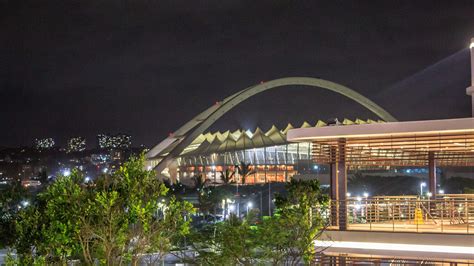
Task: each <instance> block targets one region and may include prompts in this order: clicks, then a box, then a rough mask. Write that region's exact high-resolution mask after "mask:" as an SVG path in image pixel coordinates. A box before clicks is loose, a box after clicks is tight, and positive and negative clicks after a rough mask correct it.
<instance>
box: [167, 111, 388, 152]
mask: <svg viewBox="0 0 474 266" xmlns="http://www.w3.org/2000/svg"><path fill="white" fill-rule="evenodd" d="M369 121H372V120H365V121H364V120H360V119H356V120H355V121H351V120H349V119H344V120H343V122H342V123H341V124H367V123H370V122H369ZM372 122H375V121H372ZM382 122H383V121H381V120H379V121H377V122H376V123H382ZM338 123H339V122H338ZM326 126H327V124H326V123H325V122H323V121H321V120H318V121H317V122H315V123H313V124H310V123H308V122H306V121H305V122H303V124H302V125H301V126H300V128H308V129H309V128H314V127H316V128H319V127H326ZM292 129H294V126H293V125H292V124H287V125H286V127H284V128H283V129H279V128H278V127H276V126H275V125H273V126H271V127H270V128H269V129H268V130H267V131H263V130H262V129H261V128H259V127H257V128H256V129H255V131H253V132H252V131H250V130H247V131H245V132H243V131H242V130H236V131H233V132H231V131H225V132H224V133H221V132H219V131H218V132H208V133H205V134H201V135H199V136H198V137H197V138H196V139H195V140H194V141H193V142H192V143H191V144H190V145H189V146H188V147H186V148H185V149H184V151H183V152H182V153H181V155H198V154H203V155H205V154H211V153H223V152H228V151H236V150H244V149H252V148H261V147H269V146H275V145H284V144H287V143H288V141H287V140H286V136H287V133H288V132H289V131H290V130H292ZM167 152H168V149H167V150H164V151H163V155H165V154H166V153H167Z"/></svg>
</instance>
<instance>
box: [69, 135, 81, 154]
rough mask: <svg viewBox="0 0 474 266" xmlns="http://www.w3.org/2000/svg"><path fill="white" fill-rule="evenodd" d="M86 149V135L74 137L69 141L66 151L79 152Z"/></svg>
mask: <svg viewBox="0 0 474 266" xmlns="http://www.w3.org/2000/svg"><path fill="white" fill-rule="evenodd" d="M85 149H86V139H85V138H84V137H73V138H70V139H69V140H68V142H67V147H66V152H68V153H70V152H79V151H84V150H85Z"/></svg>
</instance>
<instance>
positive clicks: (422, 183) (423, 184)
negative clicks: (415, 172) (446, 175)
mask: <svg viewBox="0 0 474 266" xmlns="http://www.w3.org/2000/svg"><path fill="white" fill-rule="evenodd" d="M423 187H426V183H425V182H421V183H420V197H423Z"/></svg>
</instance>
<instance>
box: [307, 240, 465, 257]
mask: <svg viewBox="0 0 474 266" xmlns="http://www.w3.org/2000/svg"><path fill="white" fill-rule="evenodd" d="M314 244H315V245H316V246H321V247H330V248H353V249H373V250H394V251H415V252H432V253H454V254H468V255H472V250H473V248H472V247H466V246H441V245H415V244H392V243H375V242H350V241H321V240H315V241H314Z"/></svg>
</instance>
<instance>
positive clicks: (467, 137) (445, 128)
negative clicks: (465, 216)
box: [288, 118, 474, 166]
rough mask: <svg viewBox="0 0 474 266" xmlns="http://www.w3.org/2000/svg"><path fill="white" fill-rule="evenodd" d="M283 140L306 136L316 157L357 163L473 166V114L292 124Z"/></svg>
mask: <svg viewBox="0 0 474 266" xmlns="http://www.w3.org/2000/svg"><path fill="white" fill-rule="evenodd" d="M288 140H289V141H312V142H313V157H314V159H315V160H316V161H317V162H321V163H331V162H335V161H337V160H344V161H345V162H346V163H347V164H349V165H359V166H383V165H394V166H425V165H427V164H428V159H429V157H430V156H431V157H433V158H434V159H435V160H436V162H437V164H438V165H451V166H474V118H460V119H445V120H427V121H409V122H391V123H384V124H380V123H373V122H372V123H369V124H358V125H357V124H356V125H352V124H346V125H342V126H333V127H324V128H301V129H293V130H290V131H289V133H288Z"/></svg>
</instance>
